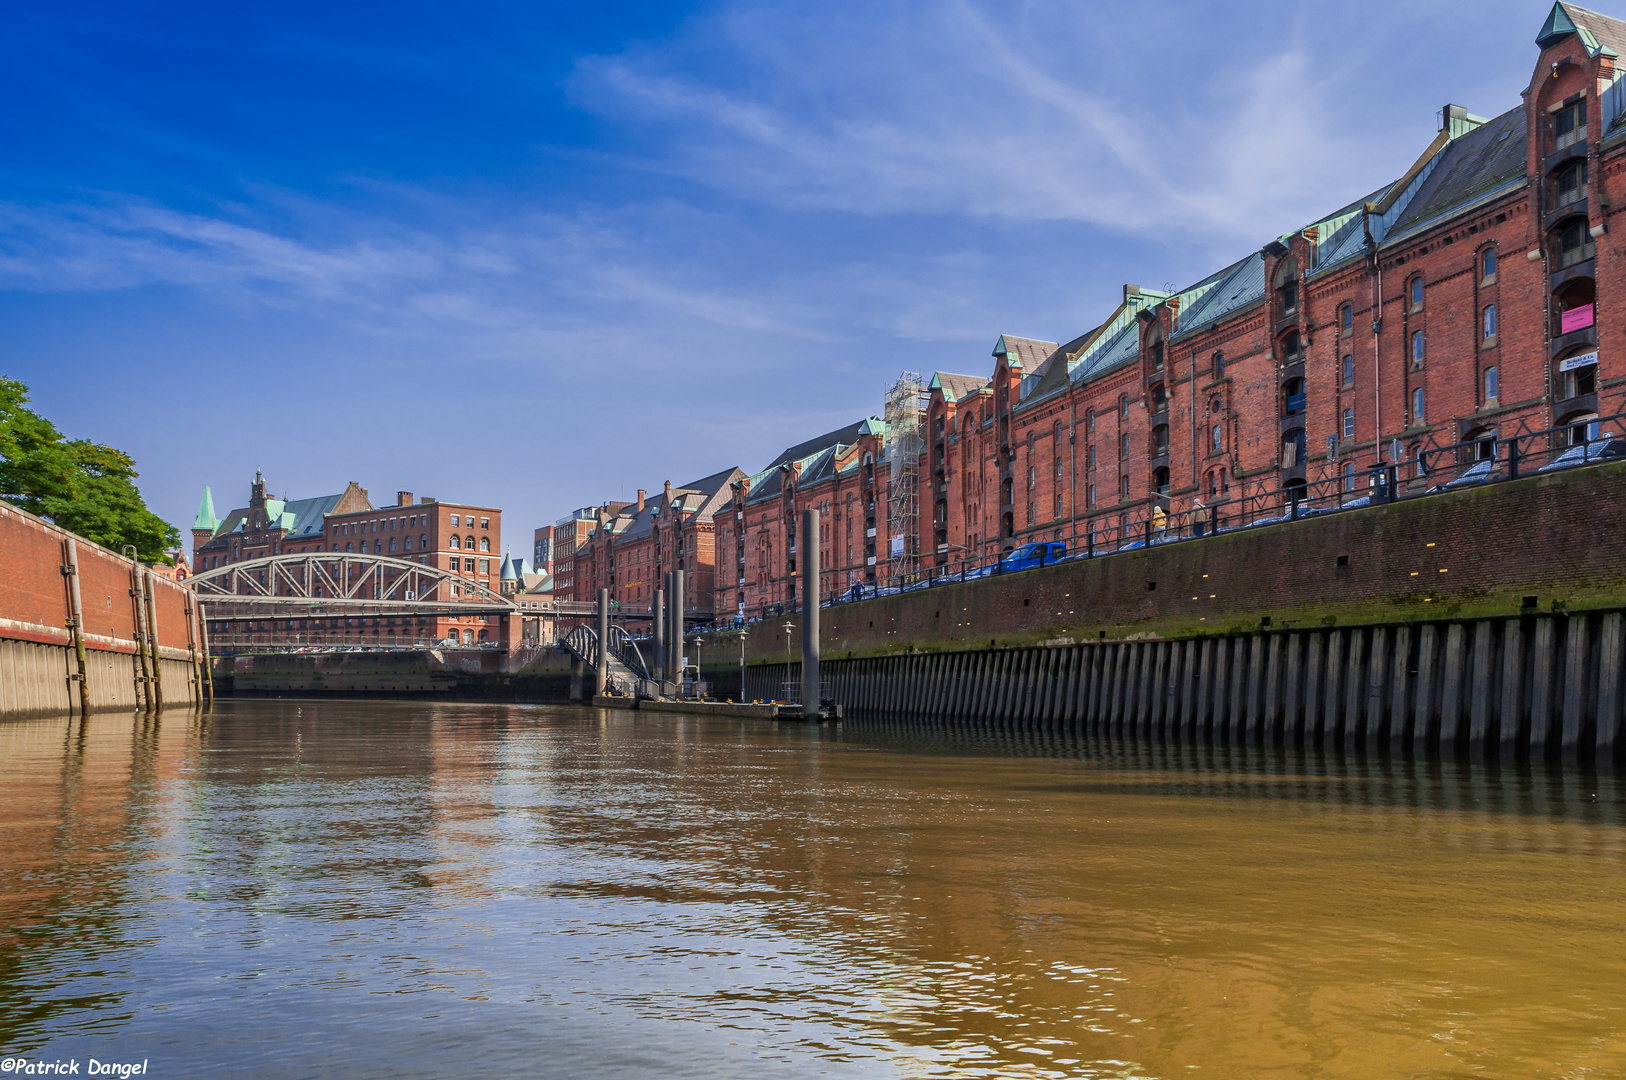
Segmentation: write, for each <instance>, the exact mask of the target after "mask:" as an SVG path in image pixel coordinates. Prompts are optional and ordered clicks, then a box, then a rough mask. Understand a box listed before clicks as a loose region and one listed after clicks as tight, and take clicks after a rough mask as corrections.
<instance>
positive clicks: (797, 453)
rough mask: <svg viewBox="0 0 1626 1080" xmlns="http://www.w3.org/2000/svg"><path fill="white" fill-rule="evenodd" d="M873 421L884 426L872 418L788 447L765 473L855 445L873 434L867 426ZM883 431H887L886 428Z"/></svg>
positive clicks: (874, 417) (769, 464)
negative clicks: (836, 448) (862, 436)
mask: <svg viewBox="0 0 1626 1080" xmlns="http://www.w3.org/2000/svg"><path fill="white" fill-rule="evenodd" d="M872 420H873V421H876V422H877V423H883V424H884V421H881V419H880V417H878V416H871V417H868V418H866V419H864V420H859V421H857V422H856V423H852V424H848V425H847V426H846V427H842V428H837V429H836V430H834V431H826V432H825V433H824V434H823V435H819V436H817V437H815V438H812V439H808V440H807V441H806V442H799V443H797V444H796V445H795V446H789V447H786V448H785V449H784V450H782V451H780V453H779V456H778V457H776V458H774V459H773V460H772V461H770V462H768V468H767V469H764V470H763V471H764V472H767V471H769V470H771V469H777V468H779V466H781V465H788V464H790V463H791V462H793V461H801V460H803V459H804V458H809V457H812V456H813V455H814V454H816V453H818V452H819V451H820V450H823V449H826V448H827V447H831V446H837V445H840V446H851V445H852V444H853V443H855V442H857V441H858V436H860V435H867V434H872V433H873V431H872V429H871V428H869V427H867V426H866V425H868V424H869V423H870V421H872ZM882 430H885V429H884V427H883V428H882ZM753 486H755V485H753Z"/></svg>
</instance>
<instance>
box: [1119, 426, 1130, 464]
mask: <svg viewBox="0 0 1626 1080" xmlns="http://www.w3.org/2000/svg"><path fill="white" fill-rule="evenodd" d="M1118 456H1119V457H1120V458H1122V459H1124V460H1125V461H1127V460H1128V459H1129V433H1128V432H1127V431H1126V432H1124V437H1123V440H1122V442H1121V443H1120V444H1119V446H1118Z"/></svg>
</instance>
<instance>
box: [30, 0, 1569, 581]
mask: <svg viewBox="0 0 1626 1080" xmlns="http://www.w3.org/2000/svg"><path fill="white" fill-rule="evenodd" d="M1547 7H1548V5H1546V4H1534V3H1503V2H1500V0H1489V2H1484V3H1479V4H1474V5H1463V4H1460V3H1444V2H1434V0H1407V2H1404V3H1389V2H1381V0H1380V2H1374V3H1366V4H1361V5H1345V4H1340V5H1330V4H1329V5H1317V4H1310V5H1306V4H1302V3H1296V4H1288V3H1274V2H1265V3H1259V2H1252V3H1234V4H1233V3H1189V4H1182V3H1159V2H1155V0H1154V2H1143V3H1137V4H1112V5H1104V4H1101V5H1098V4H1088V3H1082V4H1081V3H1076V2H1073V3H1055V4H1045V3H1026V4H1022V3H1018V4H1006V5H988V4H978V3H943V4H913V3H902V2H886V0H869V2H865V3H846V2H844V0H833V2H832V0H821V2H819V3H815V4H805V5H799V4H794V3H774V4H736V3H718V4H660V3H648V4H637V3H622V4H615V5H591V4H569V5H563V4H561V5H550V4H533V5H512V6H510V5H504V4H501V3H481V4H469V5H464V6H455V5H423V4H414V3H410V2H406V3H393V4H376V5H365V6H363V5H346V4H343V3H326V4H301V3H297V2H294V3H283V4H279V5H274V6H264V7H261V8H260V9H259V10H255V9H253V8H252V7H251V6H249V5H218V4H211V5H203V4H196V5H190V4H182V3H165V4H157V3H153V4H135V3H131V4H117V5H96V4H87V5H82V6H81V5H66V4H60V3H54V4H46V3H31V2H20V0H12V2H11V3H8V4H6V5H4V6H0V89H3V92H4V95H5V101H6V105H5V107H4V108H3V109H0V146H3V147H4V149H3V151H0V373H4V374H7V375H10V376H12V377H15V378H20V379H22V380H24V381H25V382H27V383H28V384H29V385H30V386H31V387H32V388H33V391H34V397H35V402H36V404H37V406H38V407H39V408H40V409H41V411H43V412H44V413H46V414H47V415H48V416H50V417H52V418H53V419H54V420H56V422H57V423H58V424H59V426H61V427H62V428H63V429H64V430H65V431H67V432H68V433H69V434H70V435H74V436H86V437H90V438H94V439H96V440H99V441H103V442H110V443H113V444H114V445H117V446H120V447H123V448H125V449H127V450H129V451H130V452H131V453H133V454H134V455H135V456H136V458H137V461H138V463H139V465H140V467H141V471H142V479H141V483H142V488H143V491H144V493H145V494H146V496H147V499H148V502H149V504H150V505H152V506H153V507H154V509H156V510H157V511H158V512H159V513H161V514H163V515H164V516H166V517H167V518H169V519H170V520H172V521H174V522H176V523H177V524H178V525H180V526H181V527H182V528H183V529H184V528H185V527H186V526H187V525H188V524H189V523H190V520H191V516H192V513H193V511H194V510H195V508H196V505H197V497H198V493H199V492H200V490H201V488H202V487H203V485H205V484H210V485H212V486H213V487H214V490H215V493H216V499H217V505H218V506H219V507H220V508H221V509H222V510H224V509H226V508H227V507H230V506H234V505H240V504H241V502H242V501H243V499H244V498H246V494H247V485H248V483H249V481H250V479H251V478H252V476H253V473H254V470H255V469H256V468H260V469H263V470H264V471H265V474H266V478H267V480H268V481H269V482H270V484H271V486H272V488H273V490H274V491H275V492H276V493H278V494H284V493H286V494H287V495H289V496H291V497H295V498H298V497H301V496H305V495H315V494H322V493H326V492H331V491H338V490H340V489H342V488H343V486H344V484H345V482H346V481H348V480H356V481H358V482H360V483H361V484H362V485H363V486H365V487H367V488H369V489H370V490H371V493H372V496H373V499H374V501H375V502H383V501H386V500H388V499H390V498H392V497H393V493H394V492H395V491H396V490H397V489H407V490H411V491H414V492H417V493H418V494H420V495H424V494H427V495H433V496H436V497H439V498H442V499H446V500H462V501H472V502H477V503H482V504H487V505H496V506H501V507H503V508H504V509H505V510H506V511H507V513H506V514H505V524H506V526H507V529H508V541H509V544H510V546H511V547H513V548H514V550H516V551H517V552H527V551H528V550H529V533H530V530H531V529H532V528H533V527H534V526H536V525H540V524H545V523H547V522H550V521H552V520H553V519H554V518H555V517H557V516H559V515H560V514H562V513H565V512H567V511H568V510H569V509H571V508H572V507H575V506H580V505H586V504H590V503H592V502H594V501H597V500H601V499H604V498H620V497H631V494H632V492H633V490H634V489H635V488H637V487H639V486H643V487H647V488H651V489H655V488H659V487H660V485H661V483H662V481H664V480H668V479H669V480H672V481H673V482H674V483H681V482H683V481H685V480H689V479H693V478H695V477H698V476H702V475H705V474H707V473H710V472H713V471H716V470H718V469H721V468H726V467H728V466H730V465H736V464H737V465H740V466H741V467H743V468H745V469H746V470H748V471H754V470H755V469H757V468H760V467H761V466H762V465H763V464H764V463H765V462H766V461H768V460H769V459H771V457H772V456H773V455H774V453H775V452H776V451H777V450H778V449H780V448H781V447H782V446H784V445H787V444H789V443H792V442H795V441H799V440H800V439H802V438H805V437H808V436H810V435H813V434H817V433H818V432H820V431H823V430H827V429H829V428H833V427H836V426H838V425H841V424H844V423H847V422H849V421H851V420H852V419H856V418H857V417H860V416H863V415H868V414H870V413H872V412H878V411H880V408H881V395H882V393H883V391H884V389H885V387H886V386H887V385H888V384H890V383H891V382H892V380H893V379H895V378H896V376H897V374H898V372H899V371H901V370H903V369H913V370H920V371H925V372H930V371H932V370H946V371H961V372H968V373H973V374H983V373H986V371H987V370H988V367H989V363H990V360H989V355H988V354H989V350H990V348H991V346H992V345H993V342H994V340H995V338H996V337H997V336H998V335H999V334H1001V333H1012V334H1021V335H1025V336H1031V337H1040V338H1046V339H1049V340H1056V341H1066V340H1068V339H1069V338H1070V337H1072V336H1074V335H1076V334H1078V333H1080V332H1082V331H1084V330H1086V329H1088V328H1089V327H1090V326H1093V325H1094V324H1095V323H1097V322H1099V321H1100V319H1101V318H1103V317H1104V316H1105V315H1106V314H1107V313H1109V312H1110V310H1111V308H1112V306H1113V304H1114V303H1115V302H1116V299H1117V297H1118V294H1119V289H1120V286H1121V285H1122V283H1124V282H1134V283H1137V284H1142V285H1147V286H1152V287H1163V286H1165V285H1184V284H1188V283H1190V282H1191V281H1194V280H1196V279H1197V278H1199V277H1201V276H1203V275H1205V274H1207V273H1209V272H1211V271H1212V270H1214V269H1216V268H1218V267H1219V266H1221V265H1224V264H1225V263H1227V262H1230V261H1232V260H1234V259H1236V258H1238V257H1240V256H1241V255H1243V254H1245V253H1246V252H1248V251H1250V250H1255V249H1257V248H1258V247H1259V246H1261V245H1262V244H1263V243H1264V242H1265V241H1267V240H1269V239H1270V238H1272V237H1274V236H1276V235H1278V234H1281V233H1283V232H1286V231H1288V230H1290V229H1292V228H1295V227H1298V226H1301V225H1303V224H1306V223H1308V222H1309V221H1310V220H1311V219H1312V218H1314V217H1315V216H1316V215H1318V214H1321V213H1325V212H1327V211H1329V210H1332V209H1334V208H1336V207H1338V206H1339V205H1341V204H1343V203H1346V202H1349V201H1351V200H1353V199H1355V198H1357V197H1359V196H1361V195H1363V194H1366V193H1368V192H1370V191H1371V190H1373V189H1374V188H1376V187H1378V186H1379V185H1381V184H1383V183H1385V182H1386V181H1388V180H1390V179H1393V178H1394V177H1395V176H1396V175H1398V174H1399V173H1400V172H1401V171H1403V170H1404V169H1405V167H1406V166H1407V165H1408V164H1409V163H1410V162H1411V161H1412V159H1413V158H1415V157H1416V155H1417V154H1418V153H1419V152H1420V151H1421V150H1422V149H1423V147H1424V146H1426V145H1427V143H1428V141H1429V139H1430V138H1431V137H1432V136H1433V133H1434V130H1435V126H1436V125H1435V113H1436V111H1437V110H1438V108H1439V107H1440V106H1441V105H1444V104H1446V103H1447V102H1451V103H1455V104H1461V105H1464V106H1466V107H1467V108H1468V109H1469V111H1471V112H1476V113H1481V114H1485V115H1495V114H1497V113H1500V112H1503V111H1505V110H1506V109H1509V108H1512V107H1514V106H1515V105H1517V103H1518V92H1519V90H1520V88H1521V87H1522V86H1523V85H1524V84H1525V83H1526V82H1527V81H1528V78H1529V74H1530V66H1531V64H1532V63H1533V62H1534V59H1535V55H1536V49H1535V46H1534V45H1533V44H1532V39H1533V38H1534V36H1535V33H1536V30H1537V29H1538V28H1539V26H1540V24H1541V20H1542V18H1543V17H1544V16H1545V15H1546V12H1547Z"/></svg>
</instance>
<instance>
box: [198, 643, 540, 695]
mask: <svg viewBox="0 0 1626 1080" xmlns="http://www.w3.org/2000/svg"><path fill="white" fill-rule="evenodd" d="M213 663H214V673H215V676H214V677H215V685H216V686H217V687H218V689H219V692H220V694H221V695H222V696H238V697H324V696H338V697H406V698H429V697H432V698H435V699H437V700H456V699H463V700H491V701H499V700H500V701H538V702H544V701H548V702H551V701H565V700H568V698H569V695H570V658H569V656H567V655H566V654H564V653H562V652H560V651H558V650H556V649H544V650H536V651H532V652H530V653H519V654H515V655H513V656H510V655H509V654H508V653H507V652H506V651H497V650H490V649H481V650H467V651H465V650H461V649H412V650H407V649H403V650H398V651H390V652H382V651H380V652H373V651H368V652H353V653H346V652H333V653H254V654H249V655H240V656H228V657H217V658H216V659H215V660H214V662H213Z"/></svg>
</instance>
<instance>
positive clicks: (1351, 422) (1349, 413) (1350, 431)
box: [1344, 409, 1355, 439]
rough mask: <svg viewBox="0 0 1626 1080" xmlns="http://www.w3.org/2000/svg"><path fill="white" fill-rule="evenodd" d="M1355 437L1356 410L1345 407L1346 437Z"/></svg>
mask: <svg viewBox="0 0 1626 1080" xmlns="http://www.w3.org/2000/svg"><path fill="white" fill-rule="evenodd" d="M1354 437H1355V410H1354V409H1345V410H1344V438H1346V439H1353V438H1354Z"/></svg>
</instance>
